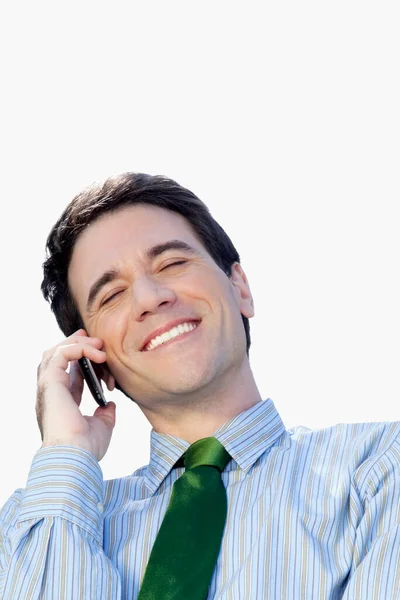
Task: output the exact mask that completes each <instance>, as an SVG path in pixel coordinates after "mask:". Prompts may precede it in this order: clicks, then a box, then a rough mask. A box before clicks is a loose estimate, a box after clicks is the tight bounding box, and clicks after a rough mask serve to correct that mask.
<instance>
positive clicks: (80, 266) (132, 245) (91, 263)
mask: <svg viewBox="0 0 400 600" xmlns="http://www.w3.org/2000/svg"><path fill="white" fill-rule="evenodd" d="M171 239H179V240H182V241H185V242H187V243H189V244H190V245H192V246H194V247H195V248H197V249H199V250H201V251H202V252H205V249H204V246H203V245H202V244H201V242H200V240H199V239H198V238H197V236H196V234H195V232H194V230H193V229H192V227H191V225H190V223H189V222H188V221H187V220H186V219H185V218H184V217H183V216H182V215H180V214H178V213H176V212H173V211H170V210H167V209H165V208H160V207H156V206H150V205H145V204H137V205H135V206H128V207H124V208H121V209H119V210H117V211H115V212H111V213H106V214H105V215H103V216H101V217H100V218H99V219H97V220H96V221H94V222H93V223H92V224H90V225H89V226H88V227H87V228H86V229H85V230H84V231H83V233H82V234H81V235H80V236H79V237H78V239H77V241H76V243H75V247H74V250H73V253H72V258H71V262H70V266H69V270H68V280H69V284H70V286H71V287H72V289H74V288H75V284H76V282H77V281H78V282H80V283H81V282H82V281H83V280H84V281H86V283H87V284H88V285H90V282H89V281H88V279H93V278H95V277H96V276H99V274H101V273H102V272H103V271H104V270H105V269H107V268H110V267H111V266H117V265H118V263H120V261H121V260H127V259H128V257H129V258H131V259H133V260H136V259H142V258H144V254H145V251H146V250H147V249H149V248H151V247H152V246H154V245H157V244H160V243H162V242H166V241H168V240H171Z"/></svg>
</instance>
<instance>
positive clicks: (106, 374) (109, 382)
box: [97, 363, 116, 391]
mask: <svg viewBox="0 0 400 600" xmlns="http://www.w3.org/2000/svg"><path fill="white" fill-rule="evenodd" d="M97 366H98V367H100V368H101V378H102V379H103V380H104V381H105V384H106V386H107V389H108V390H110V391H112V390H113V389H114V388H115V387H116V381H115V378H114V376H113V375H111V371H110V369H109V368H108V365H107V363H102V364H101V365H97Z"/></svg>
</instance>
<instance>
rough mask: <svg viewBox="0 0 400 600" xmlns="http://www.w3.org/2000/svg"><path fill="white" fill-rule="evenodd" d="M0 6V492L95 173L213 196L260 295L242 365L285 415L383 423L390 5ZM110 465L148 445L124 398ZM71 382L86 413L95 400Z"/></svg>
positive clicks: (393, 50) (387, 336)
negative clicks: (69, 215) (171, 183)
mask: <svg viewBox="0 0 400 600" xmlns="http://www.w3.org/2000/svg"><path fill="white" fill-rule="evenodd" d="M141 4H144V3H135V2H127V3H126V4H120V3H118V2H113V3H105V2H104V3H99V2H96V3H85V2H82V1H81V2H79V3H78V2H77V3H73V2H68V3H64V4H61V3H57V2H52V3H50V2H46V3H43V2H31V3H29V4H28V3H27V2H26V3H25V4H24V3H21V2H19V3H14V4H12V5H11V3H8V8H7V9H6V12H3V14H2V15H1V16H0V23H1V26H0V27H1V31H0V40H1V45H2V48H1V56H2V74H1V88H2V93H1V100H0V101H1V113H0V114H1V139H0V151H1V165H2V177H1V192H0V193H1V237H0V243H1V248H0V251H1V295H0V299H1V300H0V310H1V316H2V343H1V364H2V369H1V413H0V414H1V419H0V456H1V465H2V468H1V477H0V481H1V483H0V505H2V504H3V503H4V502H5V501H6V499H7V497H8V496H9V495H10V494H11V493H12V492H13V491H14V489H16V488H17V487H24V486H25V483H26V477H27V474H28V470H29V465H30V462H31V460H32V457H33V455H34V453H35V452H36V450H37V449H38V448H39V446H40V443H41V442H40V435H39V431H38V429H37V425H36V417H35V412H34V404H35V388H36V368H37V365H38V363H39V362H40V357H41V354H42V352H43V351H44V350H45V349H46V348H47V347H49V346H51V345H53V344H55V343H56V342H58V341H59V340H61V339H62V334H60V332H59V330H58V328H57V325H56V322H55V319H54V317H53V315H52V314H51V312H50V309H49V307H48V305H47V304H46V303H45V301H44V300H43V298H42V296H41V293H40V283H41V278H42V274H41V264H42V262H43V260H44V245H45V240H46V236H47V234H48V232H49V230H50V228H51V226H52V225H53V223H54V222H55V220H56V219H57V218H58V216H59V214H60V213H61V211H62V210H63V208H64V207H65V206H66V204H67V203H68V202H69V201H70V200H71V199H72V197H73V196H74V195H75V194H76V193H77V192H78V191H80V189H81V188H82V187H83V186H85V185H87V184H90V183H92V182H93V181H94V180H98V179H103V178H105V177H107V176H108V175H111V174H113V173H118V172H121V171H126V170H132V171H144V172H147V173H151V174H164V175H167V176H169V177H172V178H174V179H176V180H177V181H178V182H179V183H181V184H183V185H185V186H187V187H189V188H190V189H192V190H193V191H194V192H195V193H196V194H197V195H198V196H200V197H201V198H202V199H203V200H204V201H205V202H206V204H208V205H209V207H210V208H211V211H212V213H213V215H214V216H215V218H216V219H217V220H219V221H220V223H221V225H222V226H223V227H224V228H225V229H226V231H227V232H228V234H229V235H230V236H231V238H232V240H233V242H234V244H235V245H236V246H237V248H238V250H239V252H240V255H241V259H242V265H243V267H244V269H245V271H246V272H247V274H248V277H249V280H250V284H251V286H252V291H253V294H254V297H255V303H256V310H257V315H256V317H255V318H254V319H253V321H252V322H251V327H252V338H253V344H252V350H251V355H250V357H251V364H252V367H253V371H254V374H255V377H256V380H257V382H258V384H259V388H260V391H261V394H262V396H263V397H264V398H267V397H271V398H272V399H273V400H274V402H275V404H276V406H277V408H278V410H279V411H280V413H281V416H282V418H283V420H284V422H285V424H286V425H287V427H291V426H294V425H300V424H302V425H305V426H308V427H311V428H318V427H326V426H330V425H333V424H335V423H338V422H354V421H380V420H398V419H399V416H400V405H399V395H400V394H399V393H400V381H399V358H400V356H399V354H400V350H399V339H400V319H399V306H400V297H399V296H400V292H399V257H400V252H399V251H400V241H399V229H400V227H399V225H400V223H399V187H400V184H399V159H400V118H399V107H400V83H399V62H400V42H399V39H400V37H399V35H398V32H399V30H400V20H399V13H400V10H399V5H398V3H397V2H385V1H384V2H368V1H367V2H365V1H363V2H354V1H351V0H346V1H336V2H329V3H328V2H324V1H321V0H319V1H318V2H317V1H316V2H310V1H308V0H303V1H302V2H284V1H279V2H278V1H276V2H268V3H261V2H260V3H252V2H246V3H243V2H242V3H238V2H232V1H229V2H221V1H220V2H218V1H215V0H214V1H213V2H207V1H204V0H203V2H201V3H193V2H188V1H187V0H185V1H184V2H183V1H182V2H162V3H161V2H160V3H155V2H147V3H146V6H145V7H143V6H140V5H141ZM112 398H113V399H115V401H116V402H117V411H118V412H117V425H116V429H115V433H114V436H113V440H112V443H111V446H110V449H109V452H108V454H107V455H106V457H105V458H104V459H103V461H102V462H101V466H102V468H103V472H104V476H105V478H107V479H109V478H113V477H120V476H124V475H128V474H130V473H131V472H133V471H134V470H135V469H136V468H137V467H139V466H141V465H143V464H145V463H146V462H147V459H148V437H149V425H148V424H147V422H146V421H145V419H144V418H143V417H142V415H141V413H140V412H139V410H138V409H137V407H136V406H135V405H133V404H132V403H130V401H129V400H128V399H127V398H125V397H124V396H122V395H120V394H119V393H118V392H115V393H113V394H112ZM94 408H95V405H94V402H93V400H92V399H91V398H90V397H88V396H86V397H85V399H84V402H83V410H84V411H85V413H86V414H88V413H89V412H90V413H92V412H93V410H94Z"/></svg>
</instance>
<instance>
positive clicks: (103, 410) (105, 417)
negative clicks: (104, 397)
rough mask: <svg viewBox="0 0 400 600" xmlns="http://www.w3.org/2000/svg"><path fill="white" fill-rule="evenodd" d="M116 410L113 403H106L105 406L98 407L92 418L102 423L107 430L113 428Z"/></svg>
mask: <svg viewBox="0 0 400 600" xmlns="http://www.w3.org/2000/svg"><path fill="white" fill-rule="evenodd" d="M116 408H117V405H116V404H115V402H112V401H111V402H108V403H107V406H98V407H97V408H96V410H95V411H94V414H93V416H94V417H96V418H97V419H100V421H103V423H104V425H106V426H107V427H108V428H113V427H114V426H115V420H116Z"/></svg>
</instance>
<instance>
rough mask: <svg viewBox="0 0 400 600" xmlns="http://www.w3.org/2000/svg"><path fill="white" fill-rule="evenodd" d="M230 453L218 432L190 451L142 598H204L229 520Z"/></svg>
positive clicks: (201, 599)
mask: <svg viewBox="0 0 400 600" xmlns="http://www.w3.org/2000/svg"><path fill="white" fill-rule="evenodd" d="M229 459H230V456H229V454H228V452H227V451H226V450H225V448H224V447H223V445H222V444H221V443H220V442H219V441H218V440H217V439H216V438H213V437H209V438H204V439H202V440H198V441H197V442H195V443H194V444H192V445H191V446H190V447H189V448H188V449H187V450H186V453H185V455H184V464H185V472H184V473H183V475H181V477H179V479H177V481H175V483H174V485H173V486H172V493H171V498H170V501H169V504H168V506H167V511H166V513H165V517H164V519H163V522H162V523H161V527H160V530H159V532H158V535H157V537H156V540H155V542H154V545H153V548H152V550H151V554H150V558H149V562H148V565H147V569H146V572H145V574H144V578H143V582H142V586H141V588H140V591H139V595H138V598H137V600H204V599H205V598H206V597H207V593H208V587H209V585H210V581H211V577H212V574H213V571H214V568H215V563H216V561H217V558H218V553H219V549H220V546H221V539H222V533H223V530H224V526H225V519H226V509H227V501H226V491H225V488H224V485H223V483H222V481H221V473H222V471H223V470H224V468H225V466H226V464H227V462H228V460H229Z"/></svg>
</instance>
